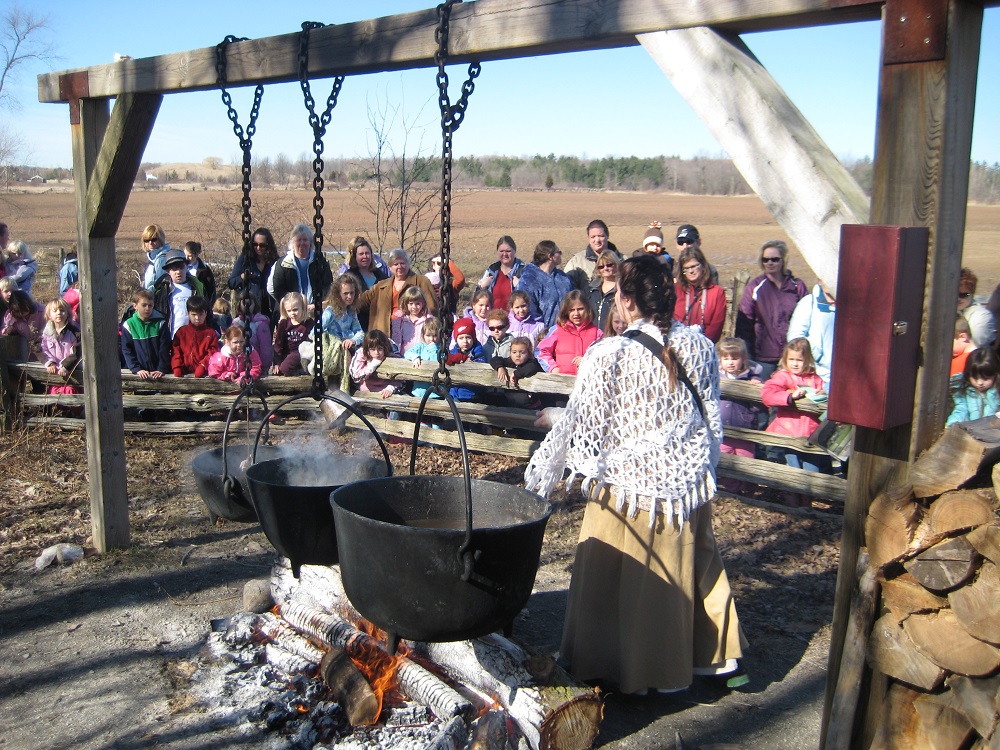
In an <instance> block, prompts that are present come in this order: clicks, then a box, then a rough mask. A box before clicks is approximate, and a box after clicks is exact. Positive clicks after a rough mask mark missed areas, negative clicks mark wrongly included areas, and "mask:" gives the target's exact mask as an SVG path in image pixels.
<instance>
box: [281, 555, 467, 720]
mask: <svg viewBox="0 0 1000 750" xmlns="http://www.w3.org/2000/svg"><path fill="white" fill-rule="evenodd" d="M305 567H306V566H303V569H304V568H305ZM280 611H281V616H282V617H283V618H285V619H286V620H287V621H288V622H289V624H291V626H292V627H293V628H296V629H298V630H301V631H303V632H305V633H307V634H309V635H312V636H314V637H316V638H319V639H321V640H322V641H324V642H326V643H329V644H330V645H331V646H337V647H339V648H342V649H344V650H345V651H346V652H347V653H348V654H349V655H351V656H354V657H356V658H365V656H367V655H369V654H371V653H373V652H380V653H381V655H382V656H384V657H385V659H387V660H388V659H390V658H394V659H395V660H396V677H397V679H398V680H399V686H400V688H401V689H402V690H403V692H405V693H406V694H407V695H408V696H409V697H410V698H412V699H413V700H415V701H418V702H420V703H422V704H423V705H425V706H427V707H428V708H429V709H430V710H431V711H432V712H433V713H434V715H435V716H438V717H439V718H443V719H444V718H449V717H451V716H458V715H461V714H465V713H467V712H470V711H471V709H472V704H471V703H469V702H468V701H467V700H465V699H463V698H462V696H460V695H459V694H458V693H457V692H455V691H454V690H452V689H451V688H450V687H448V686H447V685H445V684H444V683H443V682H442V681H441V680H440V679H438V678H437V677H435V676H434V675H433V674H431V673H430V672H428V671H427V670H426V669H424V668H423V667H421V666H420V665H419V664H416V663H414V662H412V661H410V660H409V659H407V658H405V657H389V655H388V654H387V653H386V652H385V650H384V649H383V648H382V646H381V644H380V643H379V642H378V641H377V640H376V639H374V638H372V637H371V636H370V635H367V634H365V633H362V632H361V631H360V630H358V629H357V628H355V627H354V626H353V625H351V624H350V623H348V622H347V621H345V620H343V619H341V618H340V617H337V616H336V615H330V614H326V613H325V612H321V611H319V610H317V609H314V608H312V607H309V606H306V605H303V604H298V603H290V604H284V605H280Z"/></svg>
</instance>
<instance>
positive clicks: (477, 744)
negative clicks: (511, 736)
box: [469, 711, 507, 750]
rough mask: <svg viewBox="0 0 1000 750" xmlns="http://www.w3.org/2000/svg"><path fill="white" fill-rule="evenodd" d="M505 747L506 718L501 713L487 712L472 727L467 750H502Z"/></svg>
mask: <svg viewBox="0 0 1000 750" xmlns="http://www.w3.org/2000/svg"><path fill="white" fill-rule="evenodd" d="M505 747H507V717H506V716H505V715H504V713H503V712H502V711H487V712H486V713H485V714H483V715H482V716H480V717H479V718H478V719H476V721H475V723H474V724H473V725H472V740H471V741H470V742H469V750H503V748H505Z"/></svg>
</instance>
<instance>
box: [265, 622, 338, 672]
mask: <svg viewBox="0 0 1000 750" xmlns="http://www.w3.org/2000/svg"><path fill="white" fill-rule="evenodd" d="M257 628H258V630H259V631H260V633H261V635H263V636H265V637H267V639H268V640H270V641H271V642H272V643H273V644H274V645H276V646H278V647H279V648H281V649H283V650H284V651H287V652H289V653H291V654H294V655H295V656H298V657H299V658H300V659H305V660H306V661H308V662H309V663H311V664H312V665H313V667H315V666H317V665H318V664H319V663H320V661H321V660H322V659H323V652H322V651H321V650H320V649H318V648H316V647H315V646H314V645H312V644H311V643H310V642H309V641H308V639H306V638H303V637H302V636H301V635H299V634H298V633H296V632H295V631H294V630H292V629H291V628H290V627H289V626H288V625H286V624H285V623H283V622H282V621H281V620H279V619H278V618H277V617H275V616H274V615H273V614H271V613H270V612H268V613H267V614H264V615H261V616H260V618H259V619H258V621H257Z"/></svg>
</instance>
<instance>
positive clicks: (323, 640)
mask: <svg viewBox="0 0 1000 750" xmlns="http://www.w3.org/2000/svg"><path fill="white" fill-rule="evenodd" d="M271 594H272V597H273V599H274V601H275V602H276V607H275V611H276V613H277V614H276V615H271V616H270V617H271V618H272V621H270V622H269V624H268V627H267V629H266V632H265V635H267V636H268V637H269V638H271V639H272V642H271V643H269V644H268V646H269V647H272V646H273V647H274V648H281V649H282V650H284V651H287V656H285V655H284V654H282V655H281V656H282V658H283V659H284V662H285V663H287V664H288V665H289V666H293V667H294V666H296V665H297V664H299V663H300V662H301V661H310V662H312V663H313V664H314V665H315V664H319V665H320V672H321V674H322V675H323V677H324V679H325V681H326V683H327V685H329V686H330V687H331V688H333V689H334V690H339V691H340V698H341V699H342V700H343V701H344V702H345V710H347V711H348V712H349V713H350V714H351V715H352V717H355V719H354V720H352V724H355V723H356V724H365V723H373V722H374V721H376V720H377V717H378V713H379V710H378V709H379V705H380V701H377V703H378V704H379V705H376V703H375V702H373V699H372V698H370V697H369V691H368V690H367V687H366V685H364V684H362V683H363V682H364V681H365V678H367V679H368V680H369V681H372V682H374V678H373V677H372V676H371V675H369V674H368V673H367V672H366V673H365V676H364V678H360V676H359V675H357V674H356V673H355V671H354V670H353V667H352V666H351V664H350V663H348V662H350V661H351V660H353V661H354V662H362V663H361V664H359V666H360V668H361V670H362V671H363V672H365V670H366V668H365V665H364V662H368V661H370V660H371V657H372V655H375V657H376V658H378V659H381V660H383V661H389V660H391V661H392V662H393V666H394V679H395V681H396V683H397V684H398V686H399V689H400V690H401V691H402V692H403V693H404V694H406V695H407V696H408V697H409V698H410V699H411V700H415V701H418V702H419V703H421V704H423V705H424V706H426V707H427V708H428V709H430V710H431V711H432V712H433V713H434V714H435V715H436V716H438V717H439V718H442V719H454V720H455V721H454V722H453V723H454V725H455V726H454V727H453V729H454V730H455V732H458V733H459V734H461V731H464V729H462V728H464V727H467V726H468V729H469V732H470V733H471V737H472V743H473V744H471V745H465V746H471V747H477V748H504V747H507V746H508V740H510V739H512V738H510V737H508V732H507V726H508V725H513V726H515V727H516V730H515V732H516V734H518V735H520V736H521V737H522V738H523V740H524V741H526V742H527V745H528V746H529V747H530V748H532V750H585V748H589V747H591V745H592V744H593V742H594V739H595V737H596V736H597V731H598V728H599V726H600V722H601V718H602V715H603V702H602V699H601V696H600V693H599V691H598V690H597V689H596V688H591V687H588V686H586V685H583V684H581V683H579V682H577V681H576V680H574V679H573V678H572V677H570V675H568V674H567V673H566V672H565V671H564V670H563V669H561V668H560V667H559V666H558V665H557V664H556V663H555V661H554V660H552V659H551V658H549V657H532V656H530V655H529V654H527V653H526V652H525V651H524V649H522V648H521V647H520V646H518V645H517V644H516V643H514V642H513V641H511V640H509V639H507V638H504V637H503V636H501V635H499V634H495V633H494V634H491V635H489V636H484V637H482V638H476V639H474V640H469V641H461V642H456V643H415V642H412V641H404V642H403V645H405V647H406V648H405V649H401V651H402V655H399V654H397V655H395V656H390V655H388V654H386V652H385V647H384V644H383V643H382V642H381V641H380V640H379V639H378V638H376V637H374V636H373V635H370V634H369V633H371V632H373V631H374V628H372V626H371V625H370V623H367V622H365V621H364V620H363V619H362V618H361V617H360V615H358V613H357V612H356V611H355V610H354V608H353V607H352V606H351V603H350V601H349V600H348V598H347V595H346V594H345V592H344V589H343V583H342V581H341V578H340V570H339V568H338V567H337V566H332V567H325V566H317V565H303V566H302V568H301V570H300V573H299V578H298V579H296V578H295V577H294V576H293V575H292V571H291V568H290V566H289V565H288V564H287V560H286V561H282V563H280V564H278V565H277V566H275V568H274V570H273V571H272V573H271ZM316 644H318V646H319V648H318V649H317V648H316V647H315V645H316ZM345 656H346V657H350V658H349V659H345V658H344V657H345ZM269 658H270V657H269ZM296 660H299V661H296ZM476 717H478V718H476ZM474 719H475V722H473V720H474ZM508 719H509V720H510V721H508ZM459 725H461V727H459ZM464 743H465V741H463V743H460V744H458V745H456V746H462V745H463V744H464ZM514 744H516V742H515V743H514Z"/></svg>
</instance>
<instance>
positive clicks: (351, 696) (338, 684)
mask: <svg viewBox="0 0 1000 750" xmlns="http://www.w3.org/2000/svg"><path fill="white" fill-rule="evenodd" d="M319 673H320V676H321V677H322V678H323V682H325V683H326V685H327V687H329V688H330V691H331V693H332V694H333V697H334V699H335V700H336V701H337V703H339V704H340V705H341V706H342V707H343V709H344V714H345V715H346V716H347V720H348V721H349V722H350V723H351V726H352V727H362V726H370V725H372V724H374V723H375V722H376V721H378V715H379V713H380V712H381V710H382V701H381V700H380V699H379V697H378V696H377V695H375V693H374V692H373V691H372V688H371V685H369V684H368V680H366V679H365V677H364V675H363V674H361V670H359V669H358V668H357V666H356V665H355V664H354V662H353V661H351V657H350V656H348V655H347V652H346V651H344V649H342V648H338V647H337V646H331V647H330V650H329V651H327V652H326V653H325V654H324V655H323V660H322V661H321V662H320V664H319Z"/></svg>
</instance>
